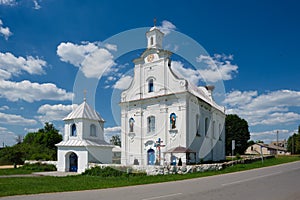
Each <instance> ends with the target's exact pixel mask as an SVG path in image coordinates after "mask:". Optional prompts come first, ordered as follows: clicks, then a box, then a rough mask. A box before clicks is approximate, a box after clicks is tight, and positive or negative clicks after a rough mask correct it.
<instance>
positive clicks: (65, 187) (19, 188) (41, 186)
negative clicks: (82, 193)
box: [0, 156, 300, 196]
mask: <svg viewBox="0 0 300 200" xmlns="http://www.w3.org/2000/svg"><path fill="white" fill-rule="evenodd" d="M298 160H300V157H299V156H288V157H278V158H271V159H268V160H265V161H264V164H263V165H262V163H261V161H257V162H253V163H251V164H238V165H235V166H231V167H228V168H226V169H224V170H221V171H210V172H203V173H191V174H185V175H179V174H175V175H160V176H142V177H140V176H129V177H126V176H121V177H99V176H86V175H79V176H67V177H19V178H12V177H10V178H0V196H11V195H20V194H37V193H45V192H63V191H75V190H90V189H102V188H111V187H122V186H130V185H139V184H149V183H158V182H166V181H176V180H183V179H190V178H199V177H205V176H212V175H218V174H224V173H230V172H237V171H243V170H249V169H254V168H259V167H266V166H271V165H277V164H282V163H287V162H293V161H298Z"/></svg>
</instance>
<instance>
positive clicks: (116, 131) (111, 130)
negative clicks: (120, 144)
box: [104, 126, 121, 142]
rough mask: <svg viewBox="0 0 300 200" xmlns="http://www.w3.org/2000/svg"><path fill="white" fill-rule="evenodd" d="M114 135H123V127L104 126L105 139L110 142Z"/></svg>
mask: <svg viewBox="0 0 300 200" xmlns="http://www.w3.org/2000/svg"><path fill="white" fill-rule="evenodd" d="M113 135H119V136H120V135H121V127H120V126H115V127H108V128H104V138H105V141H107V142H109V140H110V138H111V136H113Z"/></svg>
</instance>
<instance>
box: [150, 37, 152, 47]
mask: <svg viewBox="0 0 300 200" xmlns="http://www.w3.org/2000/svg"><path fill="white" fill-rule="evenodd" d="M150 45H151V46H152V45H153V37H151V38H150Z"/></svg>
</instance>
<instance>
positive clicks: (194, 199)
mask: <svg viewBox="0 0 300 200" xmlns="http://www.w3.org/2000/svg"><path fill="white" fill-rule="evenodd" d="M9 199H10V200H11V199H16V200H19V199H20V200H21V199H22V200H41V199H43V200H50V199H64V200H81V199H84V200H96V199H97V200H106V199H114V200H117V199H122V200H156V199H158V200H171V199H172V200H173V199H180V200H184V199H186V200H208V199H213V200H218V199H222V200H240V199H243V200H248V199H249V200H260V199H271V200H296V199H297V200H299V199H300V161H299V162H293V163H288V164H284V165H278V166H273V167H267V168H260V169H255V170H249V171H244V172H236V173H231V174H224V175H218V176H211V177H205V178H197V179H190V180H183V181H175V182H168V183H158V184H149V185H141V186H132V187H122V188H112V189H102V190H88V191H77V192H63V193H51V194H39V195H27V196H12V197H5V198H3V200H9ZM1 200H2V199H1Z"/></svg>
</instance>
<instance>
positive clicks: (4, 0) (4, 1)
mask: <svg viewBox="0 0 300 200" xmlns="http://www.w3.org/2000/svg"><path fill="white" fill-rule="evenodd" d="M15 4H16V1H15V0H0V5H6V6H13V5H15Z"/></svg>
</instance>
